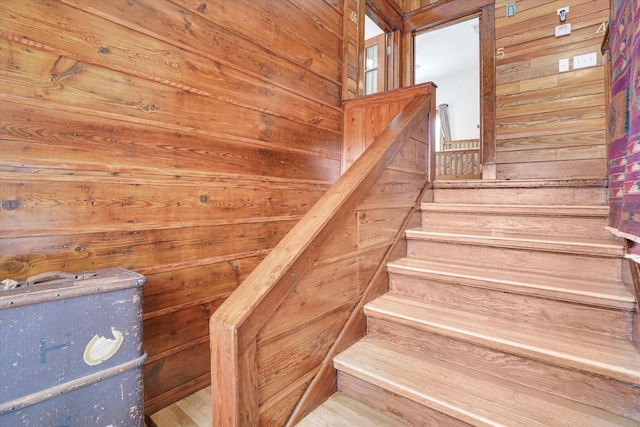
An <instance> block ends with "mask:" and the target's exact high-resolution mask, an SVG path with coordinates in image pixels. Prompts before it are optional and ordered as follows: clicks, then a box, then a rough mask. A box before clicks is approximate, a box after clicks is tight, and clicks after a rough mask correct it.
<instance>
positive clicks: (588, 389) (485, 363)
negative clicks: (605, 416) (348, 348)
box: [368, 316, 640, 420]
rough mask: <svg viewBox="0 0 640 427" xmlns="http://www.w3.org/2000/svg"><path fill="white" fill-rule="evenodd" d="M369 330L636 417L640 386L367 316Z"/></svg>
mask: <svg viewBox="0 0 640 427" xmlns="http://www.w3.org/2000/svg"><path fill="white" fill-rule="evenodd" d="M368 335H369V336H370V337H373V338H377V339H381V340H386V341H388V342H392V343H394V344H398V345H401V346H403V347H406V348H408V349H410V350H413V351H416V352H420V353H423V354H425V355H428V356H431V357H435V358H438V359H441V360H444V361H447V362H450V363H456V364H458V365H460V366H467V367H472V368H473V369H476V370H478V371H482V372H485V373H489V374H491V375H495V376H498V377H501V378H503V379H506V380H509V381H514V382H517V383H520V384H524V385H527V386H530V387H533V388H536V389H539V390H542V391H546V392H549V393H553V394H556V395H559V396H564V397H566V398H569V399H573V400H576V401H579V402H582V403H586V404H589V405H592V406H595V407H598V408H602V409H606V410H608V411H610V412H613V413H616V414H619V415H622V416H625V417H628V418H632V419H635V420H640V388H638V387H634V386H631V385H629V384H625V383H621V382H618V381H615V380H612V379H610V378H606V377H603V376H598V375H587V374H584V373H581V372H579V371H576V370H572V369H565V368H562V367H559V366H555V365H552V364H548V363H545V362H543V361H538V360H533V359H529V358H526V357H522V356H518V355H514V354H509V353H505V352H502V351H500V350H496V349H492V348H489V347H486V346H481V345H478V344H474V343H471V342H466V341H461V340H458V339H455V338H451V337H448V336H445V335H441V334H439V333H435V332H432V331H427V330H418V329H415V328H412V327H409V326H406V325H403V324H400V323H397V322H392V321H389V320H385V319H378V318H375V317H371V316H369V318H368Z"/></svg>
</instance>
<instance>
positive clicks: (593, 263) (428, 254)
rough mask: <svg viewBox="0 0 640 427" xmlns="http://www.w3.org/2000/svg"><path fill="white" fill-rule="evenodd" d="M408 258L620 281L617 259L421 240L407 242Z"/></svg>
mask: <svg viewBox="0 0 640 427" xmlns="http://www.w3.org/2000/svg"><path fill="white" fill-rule="evenodd" d="M407 256H409V257H413V258H423V259H438V260H446V261H447V262H450V263H456V262H460V263H466V264H474V265H479V266H483V265H485V266H491V267H492V268H503V269H514V270H515V269H518V270H525V271H533V272H548V273H557V274H560V275H565V276H566V275H571V276H576V277H585V278H593V279H608V280H619V279H620V274H621V260H620V259H619V258H609V257H595V256H581V255H573V254H567V253H561V252H547V251H538V250H523V249H512V248H508V247H501V246H486V245H468V244H461V243H459V242H439V241H430V240H426V239H423V238H421V239H413V238H409V239H408V241H407Z"/></svg>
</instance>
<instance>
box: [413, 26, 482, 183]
mask: <svg viewBox="0 0 640 427" xmlns="http://www.w3.org/2000/svg"><path fill="white" fill-rule="evenodd" d="M479 25H480V20H479V18H478V17H477V16H472V17H470V18H466V19H463V20H458V21H455V22H453V23H446V24H444V25H440V26H437V27H434V28H430V29H427V30H424V31H420V32H416V33H414V43H413V45H414V60H413V64H414V82H415V83H416V84H418V83H425V82H433V83H435V84H436V86H437V87H438V88H437V90H436V105H437V115H436V141H435V142H436V152H437V154H436V176H437V177H438V178H440V179H477V178H480V177H481V166H480V120H481V114H480V36H479Z"/></svg>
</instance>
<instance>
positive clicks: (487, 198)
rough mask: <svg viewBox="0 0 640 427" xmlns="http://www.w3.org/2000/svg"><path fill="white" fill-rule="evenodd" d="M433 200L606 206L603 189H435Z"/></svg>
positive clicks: (468, 202) (443, 201) (502, 203)
mask: <svg viewBox="0 0 640 427" xmlns="http://www.w3.org/2000/svg"><path fill="white" fill-rule="evenodd" d="M434 202H435V203H467V204H471V203H484V204H499V205H555V206H560V205H571V206H587V205H606V204H607V198H606V190H605V189H604V188H571V187H550V188H451V189H449V188H436V189H435V191H434Z"/></svg>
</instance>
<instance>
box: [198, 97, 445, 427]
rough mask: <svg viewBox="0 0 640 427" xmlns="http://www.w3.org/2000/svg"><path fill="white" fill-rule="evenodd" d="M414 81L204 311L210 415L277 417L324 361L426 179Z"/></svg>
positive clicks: (424, 137) (241, 421)
mask: <svg viewBox="0 0 640 427" xmlns="http://www.w3.org/2000/svg"><path fill="white" fill-rule="evenodd" d="M414 90H415V98H414V99H413V101H412V102H410V103H409V104H408V105H407V107H406V108H405V109H404V111H403V112H402V113H401V114H400V115H399V116H398V118H397V119H396V120H394V121H393V122H392V124H391V126H390V127H388V128H387V130H386V131H383V132H382V134H381V135H380V138H378V139H376V141H374V143H372V145H371V147H370V149H369V150H367V151H366V152H365V153H364V154H363V155H362V156H361V157H360V158H359V159H358V161H357V162H355V163H354V165H352V167H351V168H349V170H348V171H347V172H346V173H345V174H343V175H342V176H341V178H340V179H339V180H338V181H337V182H336V183H335V184H334V185H333V186H332V187H331V188H330V189H329V190H328V192H327V193H325V195H324V196H323V197H322V198H321V199H320V200H319V201H318V203H317V204H316V205H315V206H314V207H312V208H311V210H310V211H309V212H308V213H307V215H305V216H304V218H302V220H301V221H300V222H298V223H297V224H296V226H295V227H294V228H293V229H292V230H291V232H290V233H289V234H287V236H285V238H284V239H283V240H282V241H281V242H280V243H279V244H278V246H276V247H275V248H274V249H273V251H272V252H271V253H269V255H267V257H266V258H265V260H264V261H263V262H262V263H260V265H259V266H258V267H256V269H255V270H253V272H252V273H251V274H250V275H249V277H247V279H246V280H245V281H244V282H243V283H242V284H241V286H240V287H239V288H238V289H237V290H236V291H235V292H234V293H233V294H232V295H231V296H230V297H229V299H227V300H226V301H225V303H224V304H223V305H222V306H221V307H220V309H219V310H218V311H217V312H216V313H215V314H214V315H213V316H212V317H211V322H210V325H211V335H212V346H213V353H212V360H211V364H212V377H213V384H212V394H213V414H214V425H284V424H283V423H284V422H285V421H286V420H287V418H289V415H290V414H291V412H292V411H293V410H294V407H295V406H296V405H297V404H298V401H299V399H300V397H301V396H302V394H303V393H304V392H305V389H306V388H307V386H308V385H309V384H310V382H311V381H313V379H314V377H315V375H316V374H317V373H318V371H319V370H320V368H321V367H322V365H323V363H328V362H325V358H326V357H327V353H328V351H329V350H330V349H331V347H332V346H333V344H334V341H335V339H336V337H337V336H338V334H339V333H340V331H341V330H342V328H343V326H344V324H345V322H347V319H348V318H349V317H350V316H351V313H352V311H353V307H354V306H355V305H356V304H358V302H359V300H360V297H361V296H362V294H363V292H364V290H365V288H366V287H367V286H368V284H369V281H370V279H371V278H372V277H373V275H374V273H375V272H376V271H377V270H379V268H380V265H382V260H383V259H384V256H385V254H386V252H387V251H388V249H389V248H390V246H391V244H392V243H393V242H394V241H395V240H396V236H397V234H398V233H399V230H400V228H401V227H402V226H403V224H404V217H406V216H407V215H408V213H409V212H410V211H411V209H412V208H413V207H414V206H415V204H416V199H417V198H418V195H419V193H420V192H421V190H422V188H423V187H424V185H425V184H426V181H427V173H426V172H425V169H426V168H427V155H428V151H427V148H428V146H430V145H431V144H430V141H432V140H433V134H432V132H430V131H429V130H430V129H432V126H431V125H432V124H431V125H430V121H433V120H434V118H435V98H434V96H433V92H434V88H433V87H432V86H431V85H421V86H419V87H416V88H415V89H414ZM386 96H387V98H386V99H385V103H388V102H390V103H394V102H395V100H394V99H393V97H394V94H393V93H387V94H386ZM361 125H362V123H361Z"/></svg>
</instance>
